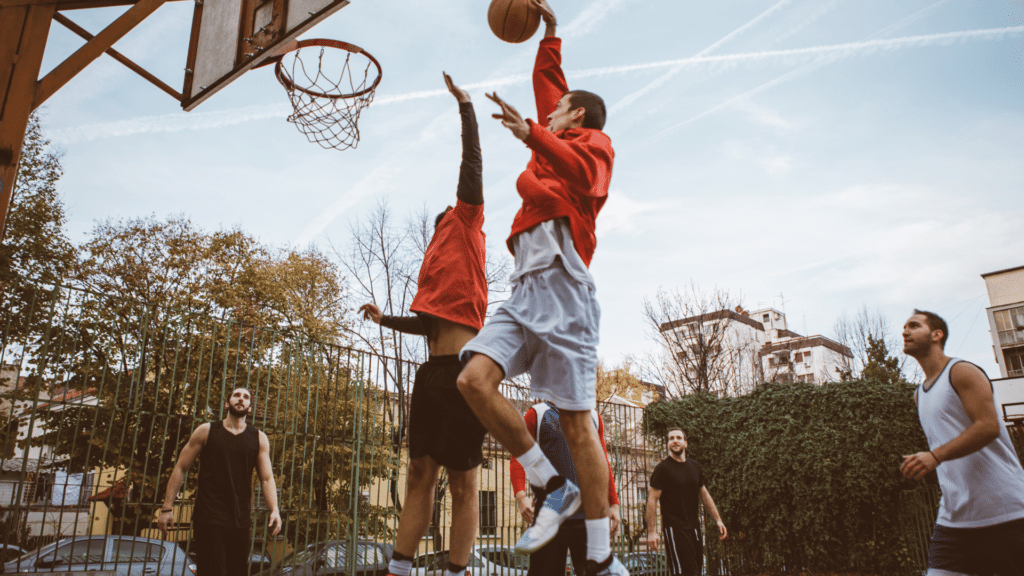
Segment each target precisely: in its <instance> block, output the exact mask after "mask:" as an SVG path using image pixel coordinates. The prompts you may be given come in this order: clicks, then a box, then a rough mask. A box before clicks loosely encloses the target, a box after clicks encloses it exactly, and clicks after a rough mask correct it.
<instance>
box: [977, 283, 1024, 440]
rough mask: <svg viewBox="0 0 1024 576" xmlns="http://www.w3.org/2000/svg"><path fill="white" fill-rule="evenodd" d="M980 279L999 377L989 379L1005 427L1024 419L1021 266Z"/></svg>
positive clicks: (1023, 301)
mask: <svg viewBox="0 0 1024 576" xmlns="http://www.w3.org/2000/svg"><path fill="white" fill-rule="evenodd" d="M981 277H982V279H984V280H985V288H987V289H988V302H989V308H987V309H986V313H987V316H988V325H989V331H990V333H991V335H992V351H993V353H994V355H995V360H996V363H997V364H998V365H999V374H1000V376H1001V378H993V379H992V387H993V390H994V394H995V397H996V404H997V405H998V406H999V407H1000V411H1001V413H1000V414H999V417H1000V418H1003V419H1004V420H1005V421H1006V422H1007V423H1008V424H1009V423H1011V421H1013V420H1015V419H1024V266H1018V267H1016V268H1008V269H1006V270H999V271H997V272H989V273H987V274H982V275H981ZM1022 439H1024V437H1022Z"/></svg>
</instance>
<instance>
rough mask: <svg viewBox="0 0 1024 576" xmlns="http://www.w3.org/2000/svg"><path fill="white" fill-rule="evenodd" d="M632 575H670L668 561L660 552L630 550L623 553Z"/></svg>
mask: <svg viewBox="0 0 1024 576" xmlns="http://www.w3.org/2000/svg"><path fill="white" fill-rule="evenodd" d="M622 564H623V565H624V566H625V567H626V570H629V575H630V576H669V571H668V561H667V560H666V559H665V555H664V554H663V553H660V552H630V553H628V554H623V555H622Z"/></svg>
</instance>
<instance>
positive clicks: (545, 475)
mask: <svg viewBox="0 0 1024 576" xmlns="http://www.w3.org/2000/svg"><path fill="white" fill-rule="evenodd" d="M516 460H518V461H519V463H520V464H522V465H523V469H524V470H526V478H527V480H529V481H530V485H531V486H537V487H540V488H543V487H545V486H547V485H548V480H551V479H552V478H554V477H555V476H558V471H557V470H555V467H554V466H552V465H551V462H549V461H548V459H547V457H546V456H544V453H543V452H541V450H540V444H537V443H536V442H534V443H533V447H532V448H530V449H529V450H527V451H526V453H525V454H523V455H522V456H516ZM398 576H402V575H398Z"/></svg>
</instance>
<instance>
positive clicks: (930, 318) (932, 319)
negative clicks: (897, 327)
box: [914, 308, 949, 349]
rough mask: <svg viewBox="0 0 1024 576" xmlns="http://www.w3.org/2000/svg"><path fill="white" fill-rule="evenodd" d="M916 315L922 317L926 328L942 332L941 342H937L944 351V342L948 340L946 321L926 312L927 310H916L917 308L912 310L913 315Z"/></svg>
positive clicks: (933, 313)
mask: <svg viewBox="0 0 1024 576" xmlns="http://www.w3.org/2000/svg"><path fill="white" fill-rule="evenodd" d="M917 314H920V315H921V316H924V318H925V323H926V324H928V328H930V329H932V330H939V331H941V332H942V340H939V345H940V346H942V348H943V349H945V348H946V340H947V339H948V338H949V326H948V325H946V321H945V320H943V319H942V318H941V317H940V316H939V315H938V314H936V313H935V312H928V311H927V310H918V309H917V308H914V315H917Z"/></svg>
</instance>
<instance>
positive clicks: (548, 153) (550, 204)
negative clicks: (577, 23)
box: [507, 38, 615, 267]
mask: <svg viewBox="0 0 1024 576" xmlns="http://www.w3.org/2000/svg"><path fill="white" fill-rule="evenodd" d="M561 48H562V40H561V39H559V38H544V39H543V40H541V41H540V48H539V49H538V50H537V61H536V63H535V64H534V67H533V92H534V97H535V98H536V99H537V118H538V119H539V120H540V123H539V124H538V123H537V122H533V121H532V120H527V123H529V125H530V135H529V136H527V138H526V145H527V146H529V148H530V149H531V150H533V156H532V157H531V158H530V163H529V164H527V165H526V171H525V172H523V173H522V174H521V175H520V176H519V180H518V181H517V182H516V188H517V189H518V190H519V195H520V196H521V197H522V198H523V206H522V208H520V209H519V212H518V213H517V214H516V217H515V220H513V221H512V233H511V234H510V235H509V238H508V241H507V244H508V249H509V251H513V248H512V238H513V237H515V235H516V234H519V233H521V232H525V231H526V230H529V229H530V228H533V227H534V226H536V225H537V224H540V223H541V222H546V221H548V220H556V219H558V218H568V219H569V227H570V229H571V230H572V242H573V245H574V246H575V247H576V252H578V253H579V255H580V258H582V259H583V263H584V264H586V265H587V266H588V267H589V266H590V260H591V258H593V256H594V248H595V247H596V246H597V237H596V236H595V235H594V224H595V221H596V220H597V213H598V212H600V211H601V207H602V206H604V202H605V200H606V199H607V198H608V185H609V183H610V182H611V178H612V161H613V160H614V159H615V151H614V150H612V141H611V139H609V138H608V136H607V135H606V134H605V133H604V132H602V131H600V130H595V129H592V128H570V129H568V130H561V131H559V132H556V133H552V132H549V131H548V129H547V124H548V114H550V113H551V112H553V111H554V110H555V108H556V107H557V106H558V101H559V100H561V98H562V96H563V95H565V93H566V92H568V91H569V87H568V84H567V83H566V81H565V74H564V73H563V72H562V66H561V63H562V53H561ZM513 253H514V251H513Z"/></svg>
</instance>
